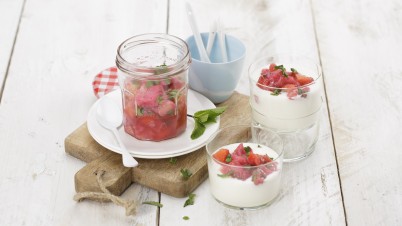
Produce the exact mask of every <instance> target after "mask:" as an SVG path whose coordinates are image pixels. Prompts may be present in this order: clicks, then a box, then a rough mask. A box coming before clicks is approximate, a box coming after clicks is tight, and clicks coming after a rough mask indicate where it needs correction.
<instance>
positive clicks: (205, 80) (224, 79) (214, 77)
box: [186, 33, 246, 103]
mask: <svg viewBox="0 0 402 226" xmlns="http://www.w3.org/2000/svg"><path fill="white" fill-rule="evenodd" d="M201 37H202V41H203V43H204V46H205V47H206V45H207V42H208V33H201ZM218 40H219V39H218V36H217V35H216V37H215V41H214V44H213V46H212V50H211V54H210V56H209V59H210V60H211V63H207V62H203V61H201V60H200V54H199V53H198V49H197V45H196V43H195V40H194V36H190V37H189V38H187V39H186V42H187V44H188V47H189V49H190V53H191V58H192V62H191V65H190V70H189V75H188V76H189V85H190V88H191V89H193V90H195V91H197V92H199V93H201V94H202V95H204V96H206V97H207V98H208V99H210V100H211V101H212V102H213V103H221V102H223V101H225V100H227V99H228V98H229V97H230V96H231V95H232V93H233V91H234V90H235V88H236V86H237V84H238V82H239V80H240V77H241V74H242V71H243V64H244V58H245V56H246V47H245V46H244V44H243V42H242V41H240V40H239V39H237V38H235V37H233V36H230V35H226V39H225V42H226V51H227V56H228V61H227V62H226V63H222V54H221V46H220V45H219V41H218Z"/></svg>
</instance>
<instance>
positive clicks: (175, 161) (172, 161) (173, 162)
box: [169, 157, 177, 164]
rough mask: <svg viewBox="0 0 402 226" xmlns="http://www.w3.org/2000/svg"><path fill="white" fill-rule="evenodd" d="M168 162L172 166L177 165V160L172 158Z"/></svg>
mask: <svg viewBox="0 0 402 226" xmlns="http://www.w3.org/2000/svg"><path fill="white" fill-rule="evenodd" d="M169 162H170V163H172V164H176V163H177V158H174V157H172V158H170V160H169Z"/></svg>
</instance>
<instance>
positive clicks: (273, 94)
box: [271, 89, 282, 96]
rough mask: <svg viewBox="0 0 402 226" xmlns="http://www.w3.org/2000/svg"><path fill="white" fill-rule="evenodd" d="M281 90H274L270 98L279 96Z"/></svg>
mask: <svg viewBox="0 0 402 226" xmlns="http://www.w3.org/2000/svg"><path fill="white" fill-rule="evenodd" d="M281 92H282V91H281V90H280V89H276V90H274V91H273V92H272V93H271V95H272V96H278V95H279V94H281Z"/></svg>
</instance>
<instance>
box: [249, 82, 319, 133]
mask: <svg viewBox="0 0 402 226" xmlns="http://www.w3.org/2000/svg"><path fill="white" fill-rule="evenodd" d="M308 87H309V88H310V91H309V92H307V93H306V94H307V96H306V97H301V96H300V95H298V96H297V97H294V98H293V99H292V100H291V99H289V98H288V97H287V93H286V92H281V93H280V94H279V95H278V96H273V95H271V92H270V91H267V90H263V89H261V88H259V87H258V86H257V85H256V84H251V95H250V104H251V107H252V117H253V120H254V121H256V122H257V123H260V124H262V125H263V126H266V127H269V128H273V129H276V130H281V131H295V130H300V129H305V128H308V127H310V126H311V125H313V124H314V123H315V122H317V120H318V118H319V115H320V114H319V112H320V109H321V105H322V84H321V80H317V81H316V82H315V83H313V84H311V85H309V86H308Z"/></svg>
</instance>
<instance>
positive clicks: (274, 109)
mask: <svg viewBox="0 0 402 226" xmlns="http://www.w3.org/2000/svg"><path fill="white" fill-rule="evenodd" d="M249 76H250V92H251V95H250V105H251V108H252V118H253V122H254V123H255V124H258V125H261V126H264V127H268V128H270V129H273V130H275V131H277V132H279V133H281V134H283V135H282V138H283V139H285V140H286V141H285V143H286V144H287V146H288V147H285V157H284V158H285V161H287V160H288V159H289V160H290V159H293V160H296V159H301V158H304V157H306V156H307V155H308V154H309V153H311V152H312V150H313V147H314V145H315V143H316V141H317V137H318V131H319V118H320V112H321V111H320V110H321V105H322V90H323V87H322V81H321V70H320V67H319V66H318V65H317V64H315V63H313V62H312V61H311V60H308V59H306V58H300V57H293V58H292V57H283V56H276V57H267V58H264V59H262V60H260V61H257V62H255V63H254V64H252V65H251V66H250V69H249ZM287 140H289V141H290V142H287Z"/></svg>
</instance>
